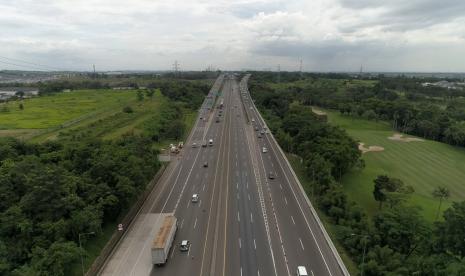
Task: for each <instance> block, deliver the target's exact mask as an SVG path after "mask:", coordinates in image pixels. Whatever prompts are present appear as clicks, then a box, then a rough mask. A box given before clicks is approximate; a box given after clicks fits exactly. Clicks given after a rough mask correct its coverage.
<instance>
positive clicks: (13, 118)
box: [0, 90, 136, 130]
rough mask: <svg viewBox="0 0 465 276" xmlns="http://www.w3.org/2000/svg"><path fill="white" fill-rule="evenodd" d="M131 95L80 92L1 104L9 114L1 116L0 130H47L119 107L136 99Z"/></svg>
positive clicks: (105, 91) (2, 113)
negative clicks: (20, 104)
mask: <svg viewBox="0 0 465 276" xmlns="http://www.w3.org/2000/svg"><path fill="white" fill-rule="evenodd" d="M135 97H136V96H135V92H134V91H129V90H128V91H114V90H80V91H74V92H69V93H58V94H54V95H50V96H42V97H35V98H31V99H26V100H23V101H22V103H23V106H24V110H21V109H19V102H18V101H12V102H8V103H3V104H1V105H2V106H5V105H6V106H7V107H8V109H9V111H8V112H0V129H3V130H5V129H46V128H53V127H59V126H60V125H62V124H64V123H66V122H69V121H72V120H76V119H79V118H80V117H81V116H86V115H87V116H88V115H89V114H92V113H94V112H97V113H98V112H99V111H102V110H106V109H108V108H112V107H116V106H120V105H122V104H123V103H125V102H128V101H131V100H132V99H135Z"/></svg>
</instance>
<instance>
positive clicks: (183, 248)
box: [179, 240, 191, 252]
mask: <svg viewBox="0 0 465 276" xmlns="http://www.w3.org/2000/svg"><path fill="white" fill-rule="evenodd" d="M190 247H191V243H190V242H189V241H188V240H183V241H181V245H180V246H179V249H180V250H181V252H186V251H189V248H190Z"/></svg>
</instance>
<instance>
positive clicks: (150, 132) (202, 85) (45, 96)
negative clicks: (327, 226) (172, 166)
mask: <svg viewBox="0 0 465 276" xmlns="http://www.w3.org/2000/svg"><path fill="white" fill-rule="evenodd" d="M147 82H149V81H147ZM47 85H48V86H50V87H56V86H59V85H57V84H56V83H53V82H50V83H48V84H47ZM61 85H62V84H60V87H61ZM72 88H73V87H72ZM42 89H45V88H42ZM63 89H65V90H67V89H70V88H67V87H66V86H64V87H61V90H59V91H58V90H57V91H54V89H49V91H48V92H47V93H42V94H41V96H40V97H37V98H32V99H28V100H22V99H16V100H13V101H9V102H8V103H4V104H6V105H8V106H15V107H16V106H17V105H18V103H20V102H21V103H23V105H24V106H23V107H24V108H23V109H19V108H17V109H15V110H11V109H10V110H9V111H7V112H6V113H0V121H1V122H2V124H3V123H4V122H5V125H4V126H3V128H6V130H16V129H22V127H27V128H34V127H35V128H42V129H43V130H44V132H41V133H39V135H35V136H34V137H32V138H31V137H29V138H27V139H23V140H17V139H15V138H13V137H1V138H0V275H7V276H9V275H15V276H16V275H80V273H81V271H80V270H81V269H80V256H81V254H82V255H83V258H84V260H85V268H87V267H88V266H89V265H90V264H91V263H92V260H93V258H95V257H96V256H97V255H98V252H99V250H100V249H101V248H102V247H103V246H104V245H105V243H106V241H107V240H108V238H109V237H110V236H111V234H112V233H113V231H116V228H115V225H116V224H117V223H118V221H119V220H120V219H121V217H122V216H123V215H124V214H125V213H126V211H127V210H128V209H129V207H130V206H131V205H132V203H133V202H134V201H135V200H136V199H137V198H138V195H139V194H140V192H141V191H143V190H144V189H145V187H146V184H147V183H148V182H149V181H150V180H151V179H152V177H153V176H154V175H155V174H156V172H157V171H158V170H159V168H160V166H161V164H160V162H159V161H158V156H157V155H158V153H159V149H160V148H161V147H163V145H166V144H167V143H169V142H171V141H180V140H181V139H183V138H184V137H185V136H186V135H187V133H188V130H189V129H190V127H191V126H192V124H193V123H194V119H195V114H196V112H197V109H198V108H199V106H200V103H201V102H202V100H203V98H204V97H205V95H206V94H207V92H208V90H209V85H208V83H207V82H203V81H173V80H167V79H158V78H154V79H151V81H150V87H149V88H147V87H146V88H142V89H141V88H139V89H131V90H127V89H126V90H125V89H122V90H117V91H115V90H108V89H107V88H105V85H102V88H96V87H93V88H92V89H91V90H75V91H72V92H62V91H63ZM52 90H53V91H52ZM28 108H29V109H30V110H29V111H28ZM21 112H30V113H26V114H24V113H21ZM1 116H10V117H8V119H6V120H4V118H6V117H3V118H2V117H1ZM84 233H93V234H85V235H81V241H82V243H83V247H82V248H79V234H84ZM88 241H91V242H90V243H89V242H88Z"/></svg>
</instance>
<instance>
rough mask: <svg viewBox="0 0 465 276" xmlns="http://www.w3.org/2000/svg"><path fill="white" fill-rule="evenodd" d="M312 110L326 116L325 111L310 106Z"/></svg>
mask: <svg viewBox="0 0 465 276" xmlns="http://www.w3.org/2000/svg"><path fill="white" fill-rule="evenodd" d="M312 112H313V113H315V114H316V115H319V116H326V112H324V111H322V110H319V109H316V108H314V107H312Z"/></svg>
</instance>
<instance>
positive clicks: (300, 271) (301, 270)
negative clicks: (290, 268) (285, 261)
mask: <svg viewBox="0 0 465 276" xmlns="http://www.w3.org/2000/svg"><path fill="white" fill-rule="evenodd" d="M296 275H297V276H308V273H307V269H306V268H305V266H298V267H297V274H296Z"/></svg>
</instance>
